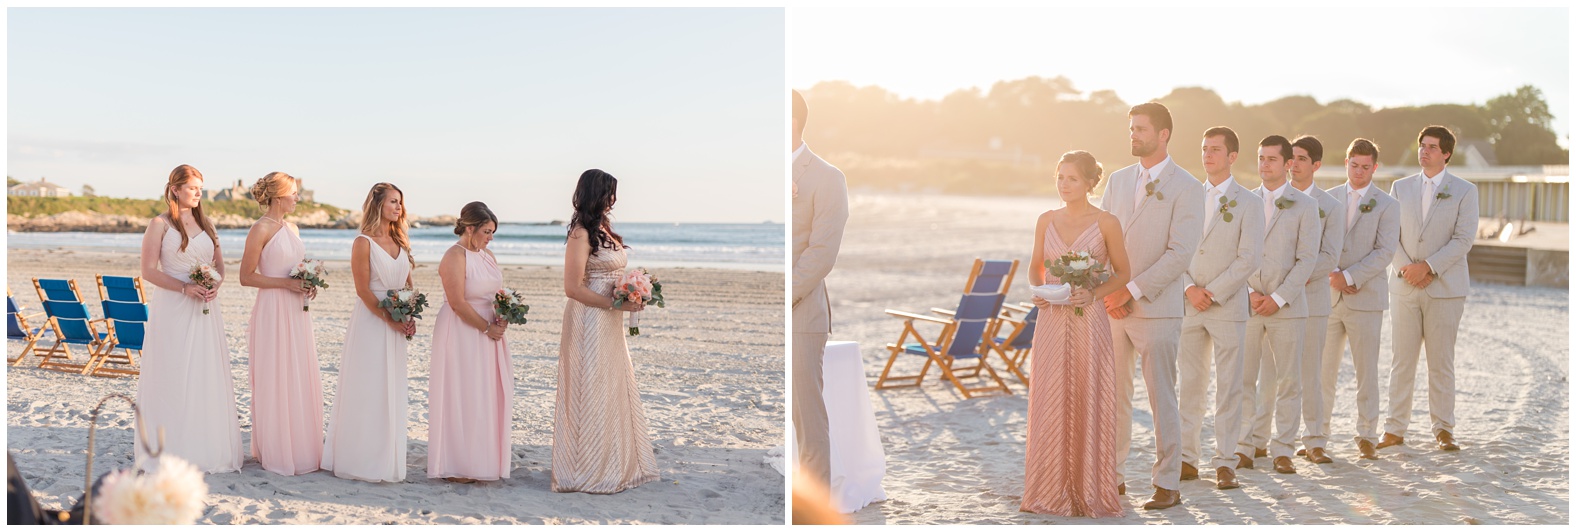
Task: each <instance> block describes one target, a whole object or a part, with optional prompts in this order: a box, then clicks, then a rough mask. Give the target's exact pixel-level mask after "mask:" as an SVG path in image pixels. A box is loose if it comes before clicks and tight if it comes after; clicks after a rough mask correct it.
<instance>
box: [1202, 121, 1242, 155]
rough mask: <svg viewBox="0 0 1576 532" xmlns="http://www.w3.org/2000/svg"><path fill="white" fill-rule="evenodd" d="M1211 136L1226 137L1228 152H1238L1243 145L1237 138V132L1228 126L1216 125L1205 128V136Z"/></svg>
mask: <svg viewBox="0 0 1576 532" xmlns="http://www.w3.org/2000/svg"><path fill="white" fill-rule="evenodd" d="M1210 137H1226V153H1228V154H1231V153H1237V149H1238V148H1241V147H1242V143H1241V142H1240V141H1238V140H1237V132H1235V131H1232V130H1231V128H1229V127H1226V126H1215V127H1212V128H1209V129H1208V130H1205V131H1204V138H1206V139H1207V138H1210Z"/></svg>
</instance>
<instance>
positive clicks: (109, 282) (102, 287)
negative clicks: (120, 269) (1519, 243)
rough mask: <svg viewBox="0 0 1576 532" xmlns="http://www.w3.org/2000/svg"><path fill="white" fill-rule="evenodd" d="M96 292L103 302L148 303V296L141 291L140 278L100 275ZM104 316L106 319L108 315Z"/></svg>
mask: <svg viewBox="0 0 1576 532" xmlns="http://www.w3.org/2000/svg"><path fill="white" fill-rule="evenodd" d="M98 290H99V299H101V300H104V301H125V302H128V303H147V302H148V295H147V293H146V292H143V290H142V278H141V277H120V276H114V275H100V276H98ZM105 316H106V317H107V316H108V315H107V314H106V315H105Z"/></svg>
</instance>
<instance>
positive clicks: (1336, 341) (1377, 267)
mask: <svg viewBox="0 0 1576 532" xmlns="http://www.w3.org/2000/svg"><path fill="white" fill-rule="evenodd" d="M1378 169H1379V147H1378V146H1374V143H1373V142H1372V141H1370V140H1368V139H1357V140H1354V141H1352V144H1351V146H1349V147H1347V148H1346V183H1345V184H1343V185H1340V186H1337V187H1335V188H1332V189H1330V195H1331V196H1334V197H1335V199H1337V200H1339V201H1340V202H1341V208H1342V209H1344V210H1345V212H1346V228H1345V229H1346V236H1345V238H1344V239H1343V240H1342V241H1341V258H1340V260H1339V261H1337V262H1336V268H1335V271H1333V272H1330V275H1329V286H1330V297H1331V298H1332V299H1333V300H1334V301H1335V306H1334V308H1333V309H1331V311H1330V322H1329V326H1328V327H1327V329H1326V331H1325V337H1324V355H1323V356H1322V357H1321V358H1322V359H1323V360H1322V366H1321V368H1320V371H1319V386H1320V392H1321V393H1320V395H1322V396H1323V397H1322V399H1323V404H1324V411H1323V412H1321V413H1320V414H1319V425H1318V426H1319V433H1320V434H1324V435H1326V436H1328V435H1329V434H1330V415H1331V414H1332V413H1333V411H1334V408H1335V379H1336V376H1337V375H1339V374H1340V369H1341V357H1342V355H1343V354H1345V353H1346V346H1347V344H1348V343H1350V344H1351V348H1352V368H1353V369H1354V370H1355V371H1356V373H1357V452H1358V453H1359V454H1360V455H1361V456H1362V457H1363V458H1365V459H1368V460H1378V459H1379V455H1378V454H1377V453H1376V451H1375V447H1374V445H1375V443H1376V442H1377V441H1378V439H1379V332H1380V329H1381V328H1382V327H1383V326H1384V311H1385V310H1386V309H1388V308H1390V305H1389V302H1390V300H1389V283H1388V281H1387V280H1386V279H1387V277H1386V276H1385V269H1386V268H1387V267H1388V266H1389V264H1390V261H1391V260H1393V259H1394V258H1395V250H1396V247H1397V246H1399V245H1400V244H1401V210H1400V208H1399V207H1398V204H1397V203H1396V201H1395V198H1392V197H1390V195H1389V194H1386V193H1385V192H1384V191H1383V190H1379V187H1376V186H1372V184H1373V179H1374V171H1375V170H1378ZM1308 353H1309V354H1310V355H1311V354H1313V353H1314V352H1313V351H1308ZM1309 393H1312V392H1309Z"/></svg>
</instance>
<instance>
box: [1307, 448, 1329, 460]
mask: <svg viewBox="0 0 1576 532" xmlns="http://www.w3.org/2000/svg"><path fill="white" fill-rule="evenodd" d="M1308 461H1309V462H1313V463H1315V464H1328V463H1331V462H1334V461H1335V460H1334V459H1332V458H1330V455H1328V454H1324V448H1323V447H1314V448H1312V449H1308Z"/></svg>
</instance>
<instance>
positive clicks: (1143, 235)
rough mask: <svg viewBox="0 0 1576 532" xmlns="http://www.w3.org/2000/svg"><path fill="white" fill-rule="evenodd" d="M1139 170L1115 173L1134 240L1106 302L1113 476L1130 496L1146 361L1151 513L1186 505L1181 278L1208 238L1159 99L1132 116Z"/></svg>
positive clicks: (1104, 201) (1109, 207) (1107, 197)
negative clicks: (1136, 358)
mask: <svg viewBox="0 0 1576 532" xmlns="http://www.w3.org/2000/svg"><path fill="white" fill-rule="evenodd" d="M1127 117H1128V137H1129V139H1130V140H1131V142H1132V146H1133V151H1132V153H1133V155H1134V156H1136V157H1138V158H1139V159H1138V164H1134V165H1131V166H1128V167H1126V168H1123V169H1121V170H1117V171H1116V172H1114V173H1112V174H1111V181H1110V183H1109V184H1108V185H1107V186H1106V189H1105V194H1104V196H1103V197H1102V198H1101V199H1100V208H1101V209H1104V210H1105V211H1107V212H1110V213H1111V214H1114V215H1116V218H1117V219H1118V220H1121V222H1122V234H1124V235H1127V242H1126V247H1127V257H1128V260H1129V261H1130V263H1131V267H1132V271H1133V277H1132V281H1131V282H1129V283H1127V289H1126V290H1117V291H1116V292H1114V293H1112V294H1110V295H1108V296H1106V297H1105V306H1106V309H1107V312H1109V313H1110V315H1111V318H1113V319H1112V320H1111V337H1112V340H1113V346H1114V347H1115V351H1116V386H1117V394H1116V464H1115V466H1116V477H1117V482H1118V488H1117V489H1118V491H1119V492H1121V493H1126V492H1127V487H1126V477H1125V476H1124V475H1123V469H1124V468H1123V467H1122V466H1123V464H1124V463H1125V462H1126V461H1127V453H1128V450H1129V449H1128V448H1129V446H1130V445H1131V443H1132V437H1133V355H1134V352H1135V351H1136V352H1137V353H1138V354H1140V355H1142V357H1143V371H1144V388H1145V389H1146V390H1148V391H1149V412H1150V414H1151V415H1152V416H1153V417H1154V420H1155V443H1156V446H1157V447H1158V449H1156V452H1155V456H1156V460H1155V466H1154V468H1153V469H1152V470H1151V474H1150V483H1151V484H1152V485H1153V486H1154V487H1155V495H1154V497H1153V498H1151V499H1150V500H1149V502H1147V503H1145V504H1144V509H1147V510H1158V509H1162V508H1170V507H1172V506H1176V505H1177V504H1180V503H1181V502H1182V492H1181V491H1180V489H1181V487H1182V482H1181V480H1179V477H1180V476H1181V474H1182V456H1181V451H1182V449H1181V448H1182V420H1181V413H1180V412H1178V409H1177V384H1176V383H1177V347H1178V344H1179V343H1180V337H1181V333H1182V299H1183V296H1182V288H1183V284H1182V274H1183V273H1184V272H1186V271H1187V267H1188V263H1189V261H1191V260H1192V258H1193V253H1194V252H1195V251H1197V249H1198V237H1199V235H1200V234H1201V233H1202V232H1203V218H1201V216H1202V215H1203V210H1204V190H1203V188H1202V187H1200V186H1199V182H1198V179H1196V178H1194V177H1193V175H1192V174H1189V173H1188V172H1187V170H1183V169H1182V168H1181V167H1180V166H1177V164H1176V163H1175V162H1173V161H1172V160H1171V156H1170V155H1169V154H1168V153H1167V152H1166V146H1167V144H1169V143H1170V141H1171V111H1170V110H1167V109H1166V107H1165V106H1164V105H1160V104H1158V103H1155V102H1148V103H1141V104H1138V105H1135V106H1133V108H1132V109H1130V110H1128V112H1127Z"/></svg>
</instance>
